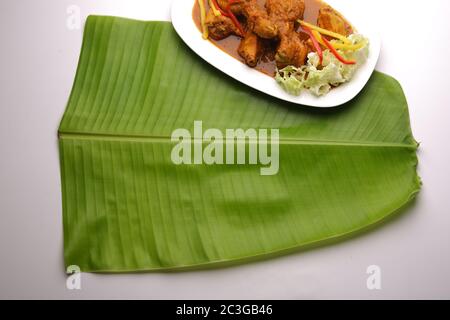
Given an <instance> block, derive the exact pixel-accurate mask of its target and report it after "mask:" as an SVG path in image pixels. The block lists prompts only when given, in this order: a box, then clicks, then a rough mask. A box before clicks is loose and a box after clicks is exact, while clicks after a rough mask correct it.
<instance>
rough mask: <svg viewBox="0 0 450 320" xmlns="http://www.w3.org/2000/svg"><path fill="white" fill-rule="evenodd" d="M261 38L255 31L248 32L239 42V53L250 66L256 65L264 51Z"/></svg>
mask: <svg viewBox="0 0 450 320" xmlns="http://www.w3.org/2000/svg"><path fill="white" fill-rule="evenodd" d="M262 49H263V48H262V43H261V39H260V38H259V37H258V36H257V35H256V34H255V33H254V32H253V31H247V34H246V35H245V37H244V38H243V39H242V41H241V43H240V44H239V48H238V53H239V55H240V56H241V57H242V58H243V59H244V60H245V63H246V64H247V65H248V66H250V67H256V65H257V64H258V61H259V59H260V58H261V55H262V53H263V50H262Z"/></svg>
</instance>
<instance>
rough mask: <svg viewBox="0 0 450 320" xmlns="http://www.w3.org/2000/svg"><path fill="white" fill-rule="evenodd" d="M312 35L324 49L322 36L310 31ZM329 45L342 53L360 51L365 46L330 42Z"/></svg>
mask: <svg viewBox="0 0 450 320" xmlns="http://www.w3.org/2000/svg"><path fill="white" fill-rule="evenodd" d="M312 33H313V35H314V37H316V39H317V41H318V42H319V43H320V44H321V45H323V46H324V47H326V44H325V42H324V41H323V40H322V36H321V35H320V33H319V32H318V31H317V30H312ZM331 45H332V46H333V47H334V48H335V49H338V50H343V51H356V50H359V49H361V48H362V47H364V46H365V45H366V43H365V42H361V43H358V44H346V43H336V42H332V43H331Z"/></svg>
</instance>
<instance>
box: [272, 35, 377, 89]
mask: <svg viewBox="0 0 450 320" xmlns="http://www.w3.org/2000/svg"><path fill="white" fill-rule="evenodd" d="M347 38H348V39H349V40H350V41H351V42H352V44H354V45H356V44H360V43H364V46H363V47H362V48H361V49H359V50H356V51H342V50H337V51H338V52H339V54H340V55H341V56H342V57H343V58H345V59H346V60H353V61H356V64H353V65H346V64H343V63H342V62H340V61H339V60H338V59H337V58H336V57H335V56H334V55H333V53H331V51H330V50H324V51H323V63H322V65H321V66H319V64H320V62H319V61H320V58H319V55H318V54H317V53H316V52H311V53H310V54H309V55H308V61H307V63H306V65H304V66H302V67H300V68H296V67H294V66H288V67H286V68H284V69H281V70H277V73H276V75H275V80H276V81H277V82H278V84H279V85H280V86H281V87H282V88H283V89H284V90H285V91H287V92H288V93H289V94H292V95H296V96H298V95H300V93H301V92H302V91H303V90H305V89H306V90H309V91H310V92H311V93H313V94H314V95H316V96H323V95H325V94H327V93H328V92H330V90H331V88H332V87H336V86H338V85H340V84H342V83H345V82H348V81H350V80H351V79H352V78H353V76H354V74H355V72H356V70H357V69H358V67H359V66H361V65H362V64H364V63H365V62H366V60H367V57H368V56H369V41H368V39H367V38H365V37H364V36H362V35H360V34H352V35H350V36H348V37H347ZM330 42H331V43H332V44H333V43H342V42H341V41H339V40H332V41H330Z"/></svg>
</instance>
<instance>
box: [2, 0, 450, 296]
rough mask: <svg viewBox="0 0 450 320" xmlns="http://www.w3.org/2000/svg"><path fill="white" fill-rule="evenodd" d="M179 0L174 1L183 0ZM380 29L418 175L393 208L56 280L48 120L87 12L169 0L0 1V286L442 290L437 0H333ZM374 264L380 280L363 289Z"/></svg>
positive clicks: (164, 13)
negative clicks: (74, 22) (318, 237)
mask: <svg viewBox="0 0 450 320" xmlns="http://www.w3.org/2000/svg"><path fill="white" fill-rule="evenodd" d="M186 1H188V0H186ZM342 1H343V4H342V7H343V10H342V11H343V12H344V14H345V12H351V11H352V12H353V11H354V12H353V13H352V15H354V14H359V15H364V17H365V18H366V19H368V20H370V22H371V23H373V24H374V25H377V26H378V27H379V31H380V33H381V36H382V40H383V49H382V53H381V59H380V62H379V64H378V66H377V69H378V70H380V71H383V72H386V73H389V74H390V75H392V76H394V77H396V78H397V79H398V80H399V81H400V82H401V84H402V85H403V87H404V90H405V92H406V96H407V97H408V101H409V105H410V112H411V122H412V128H413V132H414V135H415V137H416V139H417V140H418V141H420V142H421V143H422V145H421V149H420V151H419V157H420V168H419V171H420V175H421V177H422V179H423V182H424V187H423V190H422V192H421V194H420V195H419V197H418V199H417V201H416V202H415V204H414V205H413V206H412V207H410V208H409V209H408V210H406V211H405V212H404V213H403V214H402V215H400V216H399V217H397V218H396V219H394V220H393V221H391V222H389V223H387V224H385V225H383V226H382V227H381V228H378V229H376V230H374V231H372V232H370V233H367V234H364V235H362V236H358V237H356V238H354V239H352V240H349V241H345V242H341V243H339V244H336V245H332V246H327V247H322V248H319V249H315V250H310V251H306V252H300V253H296V254H292V255H289V256H285V257H281V258H276V259H272V260H266V261H262V262H257V263H251V264H246V265H242V266H237V267H232V268H226V269H217V270H210V271H196V272H182V273H162V274H161V273H153V274H148V273H147V274H120V275H95V274H82V290H80V291H69V290H67V289H66V285H65V281H66V275H65V273H64V266H63V255H62V254H63V251H62V221H61V220H62V213H61V195H60V176H59V160H58V149H57V127H58V124H59V121H60V119H61V116H62V114H63V112H64V109H65V106H66V103H67V99H68V96H69V93H70V89H71V87H72V83H73V79H74V75H75V70H76V65H77V61H78V55H79V51H80V47H81V39H82V28H81V29H79V30H69V29H68V28H67V27H66V20H67V18H68V14H67V12H66V10H67V8H68V7H69V6H70V5H77V6H79V8H80V9H81V15H82V19H83V24H84V21H85V18H86V16H87V15H89V14H108V15H117V16H124V17H131V18H138V19H144V20H169V19H170V5H171V3H170V1H167V0H165V1H161V0H141V1H138V0H134V1H133V0H127V1H118V0H115V1H113V0H102V1H97V0H96V1H94V0H83V1H77V0H71V1H67V0H40V1H32V0H29V1H25V0H2V1H1V2H0V44H1V50H0V141H1V142H0V143H1V144H0V298H44V299H45V298H62V299H80V298H100V299H102V298H147V299H174V298H177V299H185V298H191V299H197V298H199V299H200V298H203V299H205V298H209V299H216V298H220V299H231V298H248V299H265V298H267V299H299V298H311V299H317V298H327V299H328V298H362V299H380V298H384V299H390V298H410V299H414V298H426V299H427V298H450V278H449V272H450V232H449V230H450V216H449V213H450V212H449V210H450V195H449V191H448V186H449V178H450V174H449V173H450V169H449V165H450V152H449V143H448V138H449V133H450V129H449V125H448V122H449V116H450V112H449V108H450V95H449V93H450V85H449V84H448V80H449V79H450V76H449V75H450V62H449V61H450V43H449V39H450V18H449V17H448V14H449V13H450V1H448V0H429V1H426V2H424V1H418V0H396V1H392V0H342ZM373 264H375V265H379V266H380V267H381V270H382V290H379V291H370V290H368V289H367V288H366V279H367V274H366V268H367V267H368V266H369V265H373Z"/></svg>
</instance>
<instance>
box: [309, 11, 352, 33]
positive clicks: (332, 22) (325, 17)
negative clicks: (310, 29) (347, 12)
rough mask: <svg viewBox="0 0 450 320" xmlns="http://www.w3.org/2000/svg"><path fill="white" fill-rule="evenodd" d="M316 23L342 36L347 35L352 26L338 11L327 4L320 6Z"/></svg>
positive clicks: (350, 31)
mask: <svg viewBox="0 0 450 320" xmlns="http://www.w3.org/2000/svg"><path fill="white" fill-rule="evenodd" d="M317 25H318V26H319V27H321V28H323V29H327V30H330V31H333V32H336V33H339V34H341V35H343V36H349V35H350V34H352V33H353V28H352V26H351V25H350V23H348V22H347V20H346V19H345V18H344V17H343V16H342V15H341V14H340V13H339V12H337V11H336V10H334V9H333V8H332V7H330V6H328V5H326V6H324V7H322V8H320V10H319V17H318V18H317Z"/></svg>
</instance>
